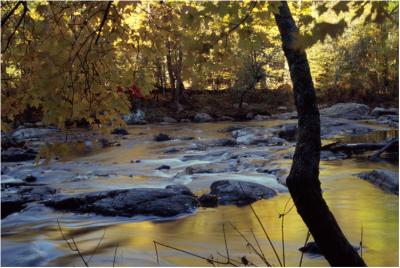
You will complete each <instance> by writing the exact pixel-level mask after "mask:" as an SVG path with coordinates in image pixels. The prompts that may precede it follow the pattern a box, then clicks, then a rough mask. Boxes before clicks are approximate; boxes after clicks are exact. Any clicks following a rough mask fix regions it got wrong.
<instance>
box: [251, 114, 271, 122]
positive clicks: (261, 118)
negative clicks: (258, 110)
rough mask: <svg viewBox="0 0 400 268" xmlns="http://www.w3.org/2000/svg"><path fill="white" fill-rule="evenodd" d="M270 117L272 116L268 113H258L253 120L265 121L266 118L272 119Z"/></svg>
mask: <svg viewBox="0 0 400 268" xmlns="http://www.w3.org/2000/svg"><path fill="white" fill-rule="evenodd" d="M270 118H271V117H270V116H268V115H261V114H258V115H256V116H254V118H253V120H256V121H265V120H268V119H270Z"/></svg>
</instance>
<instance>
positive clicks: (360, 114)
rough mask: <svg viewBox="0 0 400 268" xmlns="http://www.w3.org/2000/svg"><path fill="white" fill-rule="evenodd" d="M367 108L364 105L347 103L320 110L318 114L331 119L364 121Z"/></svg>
mask: <svg viewBox="0 0 400 268" xmlns="http://www.w3.org/2000/svg"><path fill="white" fill-rule="evenodd" d="M368 112H369V107H368V106H367V105H365V104H360V103H354V102H347V103H337V104H335V105H333V106H331V107H328V108H325V109H322V110H321V111H320V114H321V115H323V116H328V117H333V118H345V119H352V120H360V119H364V118H365V116H367V115H368Z"/></svg>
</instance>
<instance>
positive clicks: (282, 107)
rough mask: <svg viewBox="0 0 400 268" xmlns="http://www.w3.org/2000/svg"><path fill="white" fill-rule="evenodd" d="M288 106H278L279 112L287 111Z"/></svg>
mask: <svg viewBox="0 0 400 268" xmlns="http://www.w3.org/2000/svg"><path fill="white" fill-rule="evenodd" d="M287 109H288V108H287V107H286V106H278V108H277V110H278V111H279V112H286V111H287Z"/></svg>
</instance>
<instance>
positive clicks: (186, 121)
mask: <svg viewBox="0 0 400 268" xmlns="http://www.w3.org/2000/svg"><path fill="white" fill-rule="evenodd" d="M180 122H181V123H191V122H192V121H190V119H187V118H184V119H181V120H180Z"/></svg>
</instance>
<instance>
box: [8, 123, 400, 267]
mask: <svg viewBox="0 0 400 268" xmlns="http://www.w3.org/2000/svg"><path fill="white" fill-rule="evenodd" d="M283 122H284V123H286V122H288V121H279V120H271V121H264V122H246V123H241V125H246V126H255V125H257V126H263V127H266V128H269V127H273V126H276V125H279V124H282V123H283ZM291 122H295V121H291ZM232 125H234V123H232V122H220V123H204V124H170V125H143V126H130V127H129V128H127V130H128V131H129V133H130V135H129V136H127V138H126V139H122V140H121V146H120V147H112V148H107V149H103V150H99V151H96V152H92V153H89V154H87V155H84V156H71V157H69V158H68V159H65V160H63V161H55V162H51V163H50V164H49V165H48V166H45V165H40V166H34V165H33V164H32V163H29V162H26V163H24V164H23V165H20V166H16V165H15V164H9V166H10V169H11V170H12V172H11V174H12V175H13V176H14V177H16V178H18V177H23V176H25V175H26V174H32V173H34V174H36V175H37V176H38V177H39V181H40V182H42V183H46V184H49V185H51V186H52V187H54V188H57V189H59V190H60V191H61V192H62V193H64V194H75V193H81V192H91V191H100V190H110V189H121V188H133V187H156V188H157V187H165V186H166V185H169V184H173V183H182V184H185V185H186V186H188V187H189V188H190V189H191V190H192V191H193V192H194V193H196V194H201V193H205V192H207V191H208V188H209V185H210V184H211V183H212V182H213V181H215V180H220V179H240V180H245V181H252V182H257V183H260V184H263V185H266V186H269V187H271V188H274V189H276V190H277V191H279V194H278V196H276V197H273V198H271V199H268V200H261V201H257V202H256V203H254V204H253V208H254V210H255V211H256V213H257V215H258V216H259V217H260V219H261V221H262V223H263V225H264V226H265V227H266V230H267V232H268V235H269V236H270V238H271V240H272V242H273V244H274V246H275V248H276V251H277V253H278V254H279V256H280V258H281V259H282V255H283V253H282V251H283V247H282V239H281V237H282V229H281V220H282V218H279V214H280V213H282V212H283V210H284V207H285V204H286V202H288V199H290V195H289V193H288V192H287V190H286V188H285V187H284V186H282V185H281V184H279V183H278V182H277V180H276V177H275V176H273V175H270V174H265V173H259V172H256V171H255V169H252V168H243V169H242V170H239V171H236V172H232V171H226V172H220V173H206V174H194V175H185V174H183V173H182V172H183V170H184V169H185V168H186V167H188V166H193V165H205V164H207V165H211V164H215V165H216V166H217V167H218V163H219V161H221V159H222V158H223V157H225V154H226V153H240V152H249V151H251V152H260V151H266V152H268V153H270V155H271V156H270V157H266V159H265V160H260V159H258V160H257V159H255V160H254V161H255V162H257V161H261V162H262V161H264V162H263V165H265V166H268V167H273V168H286V169H287V168H289V167H290V164H291V160H290V159H284V158H283V157H282V155H283V153H284V152H288V151H290V150H292V149H288V148H285V147H280V146H274V147H271V148H269V147H268V146H264V147H261V146H251V145H249V146H244V145H240V146H236V147H223V148H207V151H206V152H204V151H201V150H200V151H198V150H197V151H196V150H193V151H190V150H189V151H188V150H187V148H190V147H189V146H190V144H192V143H193V140H189V139H182V138H180V139H173V140H171V141H167V142H161V143H157V142H154V141H153V139H152V137H153V136H154V135H156V134H158V133H160V132H162V133H166V134H168V135H170V136H171V137H194V141H202V140H204V141H205V140H208V139H213V138H223V137H226V136H227V135H228V134H227V133H226V132H223V131H221V130H223V129H226V128H227V127H229V126H232ZM377 128H378V127H377ZM397 135H398V132H397V131H394V130H391V131H386V130H379V129H377V131H375V132H372V133H370V134H367V135H362V136H351V137H348V136H346V137H343V139H344V140H346V141H350V142H356V141H374V142H379V141H382V140H383V139H385V138H388V137H393V136H397ZM170 148H178V149H180V148H186V149H185V150H177V151H176V152H174V153H170V154H166V153H164V152H165V150H167V149H170ZM213 152H214V154H212V153H213ZM205 153H207V157H194V158H193V159H189V160H185V161H183V160H182V159H184V156H186V155H189V154H190V155H204V154H205ZM162 164H165V165H169V166H170V167H171V168H170V169H169V170H157V167H158V166H160V165H162ZM377 168H380V169H382V168H383V169H388V170H394V171H396V172H398V163H388V162H370V161H368V160H367V159H366V158H363V157H357V158H351V159H346V160H334V161H321V168H320V180H321V183H322V189H323V191H324V198H325V199H326V201H327V203H328V205H329V207H330V209H331V210H332V212H333V214H334V215H335V217H336V219H337V221H338V223H339V225H340V226H341V228H342V230H343V232H344V233H345V235H346V236H347V238H348V239H349V241H350V242H351V243H352V244H354V245H358V244H359V242H360V239H361V229H363V258H364V259H365V261H366V263H367V264H368V265H369V266H398V265H399V262H398V258H399V256H398V254H399V253H398V252H399V248H398V245H399V241H398V237H399V234H398V232H399V226H398V223H399V218H398V215H399V213H398V209H399V199H398V196H397V195H394V194H390V193H386V192H384V191H382V190H380V189H379V188H377V187H376V186H374V185H372V184H370V183H369V182H367V181H364V180H361V179H359V178H358V177H356V176H354V174H356V173H360V172H364V171H371V170H373V169H377ZM291 206H292V202H289V205H288V207H291ZM57 219H58V220H59V222H60V225H61V227H62V230H63V231H64V233H65V234H66V235H67V236H68V237H71V236H72V237H73V238H74V240H75V241H76V244H77V245H78V247H79V249H80V251H81V252H82V254H84V256H85V259H86V260H87V261H89V260H90V261H89V265H90V266H112V265H113V261H114V255H115V266H157V265H158V264H157V258H156V253H155V248H154V244H153V241H157V242H160V243H163V244H167V245H170V246H173V247H176V248H179V249H184V250H186V251H190V252H193V253H196V254H198V255H201V256H204V257H209V256H211V255H212V256H213V258H215V259H218V260H221V261H223V260H224V258H223V257H221V256H220V255H219V254H218V253H220V254H226V253H225V243H224V233H223V229H222V228H223V225H224V226H225V233H226V239H227V245H228V249H229V253H230V256H231V258H234V259H236V260H238V258H241V257H243V256H246V258H247V259H249V260H250V261H252V262H253V263H254V264H256V265H263V263H262V262H261V261H260V259H259V258H258V257H257V256H255V254H253V253H252V251H251V250H250V249H249V247H248V246H246V244H247V243H246V241H244V240H243V238H242V237H241V236H240V235H239V234H238V233H237V232H236V231H235V230H234V229H233V228H232V226H231V224H232V225H233V226H235V227H236V228H237V229H239V230H240V231H241V232H242V233H243V234H244V235H245V236H246V238H248V239H250V240H251V241H252V243H253V244H255V242H254V238H253V237H252V233H251V230H252V231H253V232H254V234H255V236H256V238H257V239H258V241H259V243H260V246H261V247H262V249H263V250H264V252H265V255H266V257H267V259H268V261H269V262H270V263H271V264H272V265H274V266H279V262H278V260H277V258H276V257H275V255H274V253H273V251H272V249H271V247H270V245H269V242H268V240H267V239H266V237H265V235H264V233H263V231H262V229H261V226H260V224H259V223H258V221H257V219H256V217H255V216H254V214H253V213H252V211H251V209H250V207H249V206H245V207H236V206H219V207H217V208H199V209H198V210H197V211H196V212H195V213H193V214H191V215H185V216H181V217H177V218H170V219H160V218H154V217H134V218H124V217H103V216H97V215H91V214H76V213H69V212H57V211H54V210H52V209H50V208H47V207H45V206H42V205H35V204H32V205H31V206H29V207H28V208H27V209H25V210H24V211H22V212H20V213H14V214H12V215H10V216H8V217H6V218H5V219H3V220H2V226H1V230H2V241H1V245H2V248H1V255H2V266H83V262H82V260H81V258H80V257H79V256H78V254H76V252H73V251H71V250H70V249H69V247H68V245H67V243H66V241H65V240H64V239H63V237H62V235H61V233H60V230H59V228H58V224H57ZM283 227H284V249H285V263H286V265H287V266H297V265H298V264H299V260H300V256H301V252H300V251H299V250H298V248H299V247H301V246H302V245H303V244H304V241H305V238H306V234H307V228H306V226H305V225H304V223H303V222H302V220H301V218H300V217H299V215H298V214H297V212H296V210H295V209H292V210H291V211H290V212H289V213H288V214H287V215H286V216H285V217H284V225H283ZM157 249H158V255H159V260H160V265H161V266H209V265H210V264H209V263H207V262H206V261H204V260H202V259H199V258H196V257H193V256H190V255H188V254H185V253H182V252H178V251H176V250H173V249H170V248H166V247H162V246H158V248H157ZM91 256H92V257H91ZM302 264H303V266H327V265H328V263H327V262H326V261H325V259H324V258H323V257H321V256H317V255H309V254H305V255H304V257H303V263H302Z"/></svg>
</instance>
